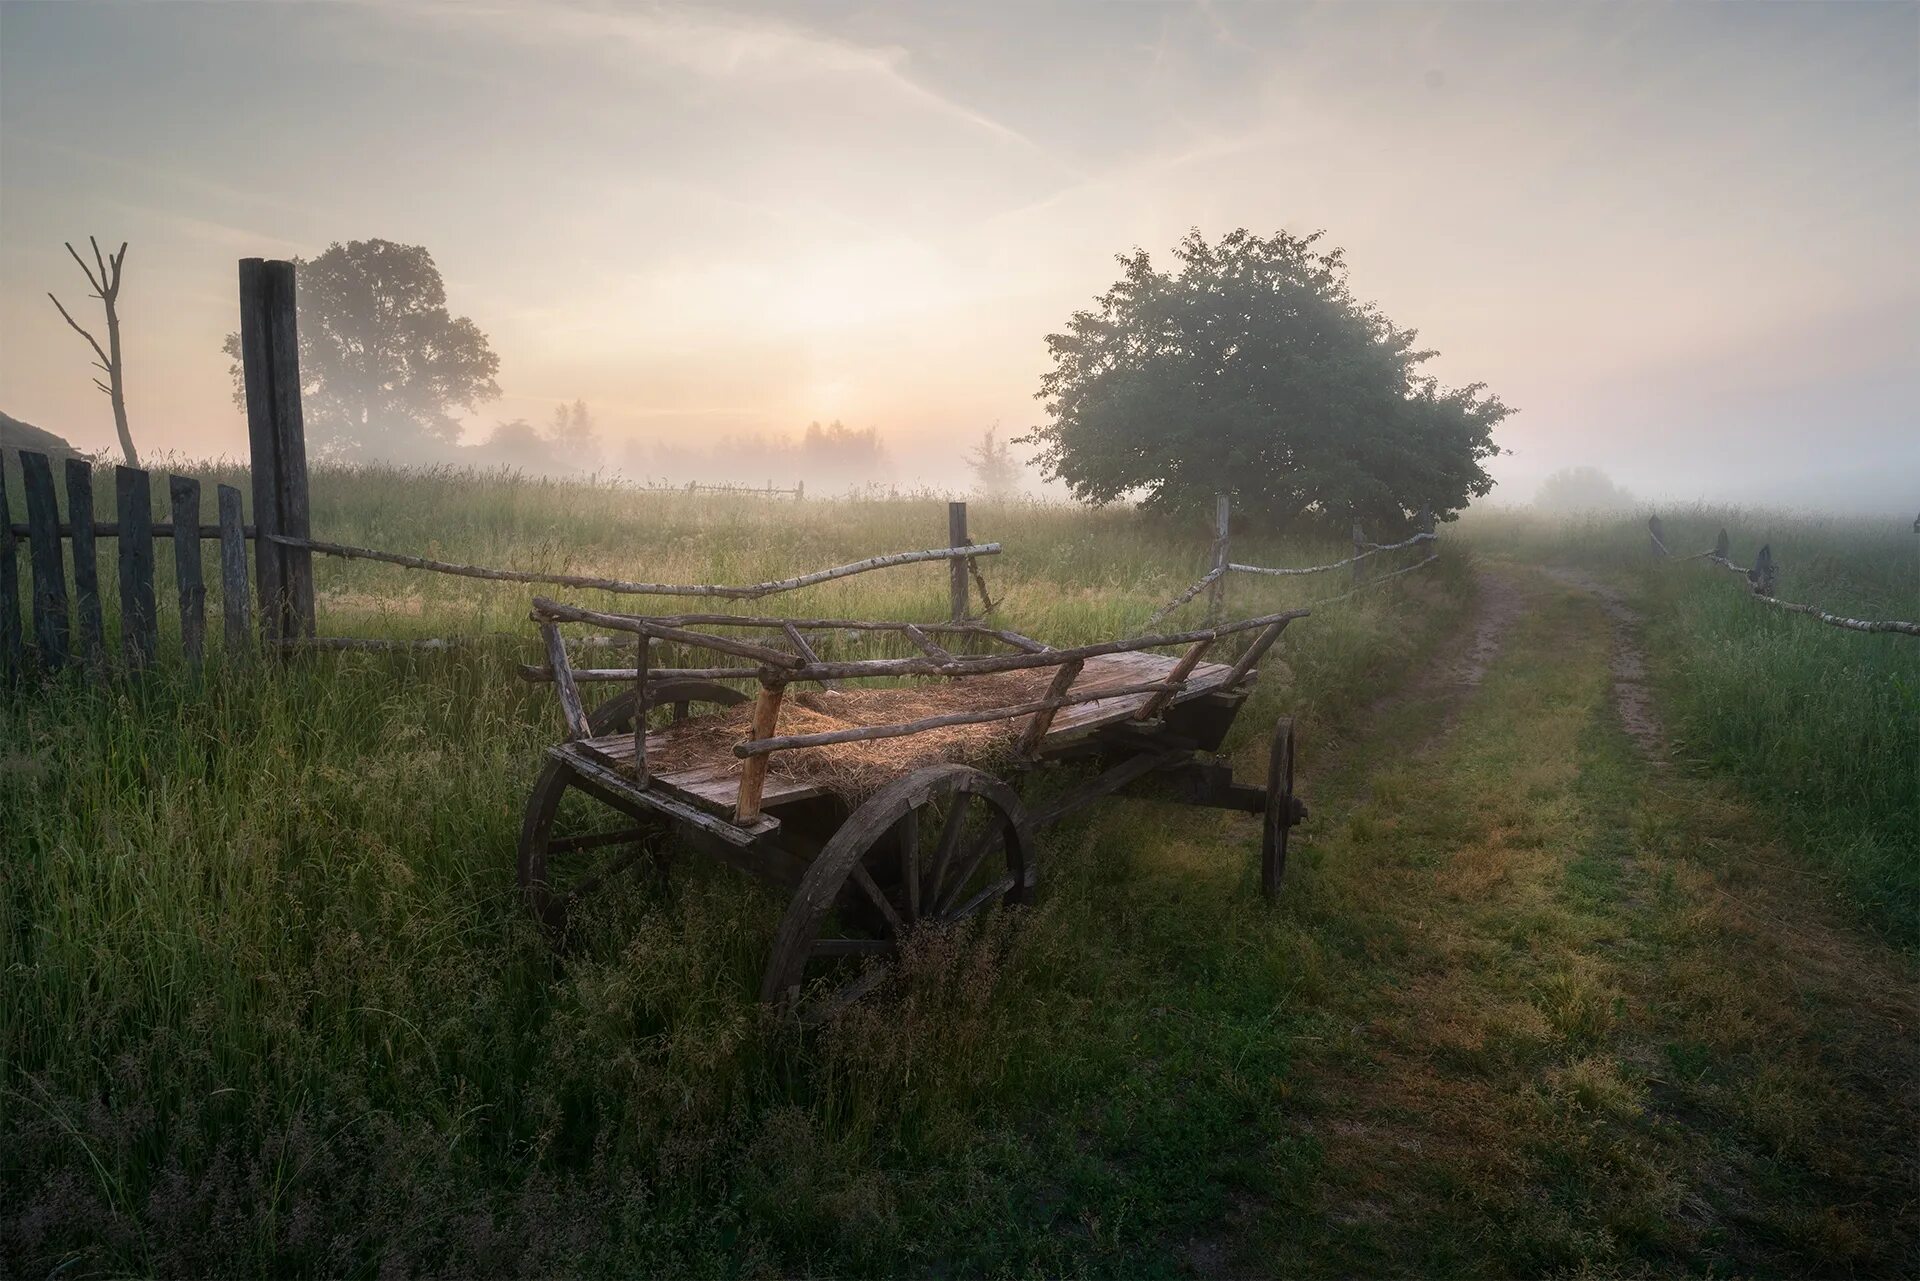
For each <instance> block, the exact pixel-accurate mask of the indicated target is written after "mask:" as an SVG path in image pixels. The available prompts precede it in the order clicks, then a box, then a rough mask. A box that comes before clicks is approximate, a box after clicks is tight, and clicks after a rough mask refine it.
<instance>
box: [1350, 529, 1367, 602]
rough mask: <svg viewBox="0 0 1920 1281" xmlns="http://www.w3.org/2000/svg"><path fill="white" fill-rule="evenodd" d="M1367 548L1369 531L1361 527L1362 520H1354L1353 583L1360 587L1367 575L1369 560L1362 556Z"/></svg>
mask: <svg viewBox="0 0 1920 1281" xmlns="http://www.w3.org/2000/svg"><path fill="white" fill-rule="evenodd" d="M1366 550H1367V532H1366V531H1365V530H1364V529H1361V528H1360V522H1359V521H1357V520H1356V521H1354V522H1353V585H1354V586H1355V587H1358V586H1359V585H1360V584H1361V582H1362V581H1363V580H1364V579H1365V578H1366V576H1367V562H1365V561H1364V560H1361V559H1360V557H1361V556H1362V555H1363V554H1364V553H1365V552H1366Z"/></svg>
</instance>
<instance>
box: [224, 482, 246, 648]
mask: <svg viewBox="0 0 1920 1281" xmlns="http://www.w3.org/2000/svg"><path fill="white" fill-rule="evenodd" d="M219 494H220V621H221V625H222V629H223V634H224V635H225V637H226V642H227V657H228V659H229V661H231V660H232V659H233V658H234V657H235V656H237V655H240V654H244V653H246V652H247V651H248V649H250V648H251V647H252V644H253V633H252V622H251V619H250V617H249V615H250V611H249V610H248V608H247V603H248V602H247V535H246V526H245V525H244V524H243V523H241V518H240V516H241V513H240V491H239V490H237V489H235V488H234V487H233V486H232V485H222V486H220V491H219Z"/></svg>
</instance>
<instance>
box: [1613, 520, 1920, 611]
mask: <svg viewBox="0 0 1920 1281" xmlns="http://www.w3.org/2000/svg"><path fill="white" fill-rule="evenodd" d="M1914 532H1915V533H1916V534H1920V520H1915V521H1914ZM1647 534H1648V536H1649V537H1650V538H1651V539H1652V543H1653V554H1654V556H1655V558H1656V559H1660V560H1671V561H1675V562H1681V561H1690V560H1704V561H1706V562H1707V563H1708V564H1711V565H1715V566H1718V567H1719V568H1721V569H1724V570H1728V571H1729V572H1731V573H1735V574H1738V575H1740V576H1741V578H1743V579H1744V580H1745V581H1746V585H1747V594H1748V595H1749V596H1750V597H1752V598H1753V599H1754V600H1758V601H1763V602H1765V603H1766V604H1768V605H1771V606H1773V607H1774V608H1775V609H1783V610H1786V611H1788V612H1789V613H1794V614H1804V615H1806V616H1807V617H1808V618H1812V619H1816V620H1818V621H1819V622H1822V623H1825V624H1826V625H1827V626H1829V627H1838V628H1841V629H1842V630H1845V631H1850V632H1879V633H1889V634H1892V635H1896V636H1920V622H1916V623H1910V622H1904V621H1901V620H1898V619H1868V618H1849V617H1847V616H1846V615H1844V614H1834V613H1829V612H1828V611H1826V610H1824V609H1821V608H1820V607H1819V606H1817V605H1801V604H1797V603H1795V602H1793V601H1785V600H1781V599H1780V598H1779V597H1777V596H1775V595H1774V591H1775V590H1776V588H1777V587H1778V586H1779V582H1780V565H1779V562H1778V561H1776V560H1775V559H1774V556H1773V545H1772V544H1771V543H1762V544H1761V545H1760V550H1759V551H1757V552H1755V553H1754V555H1753V564H1751V565H1736V564H1734V563H1733V560H1732V559H1731V547H1732V542H1731V540H1730V539H1729V538H1728V537H1727V531H1726V529H1725V528H1722V529H1721V530H1720V533H1719V535H1718V536H1717V537H1716V538H1715V539H1714V542H1713V546H1712V547H1710V548H1708V549H1707V550H1706V551H1703V552H1694V553H1693V554H1691V555H1688V556H1675V555H1674V554H1673V553H1672V552H1671V551H1669V550H1668V549H1667V539H1666V529H1665V527H1664V526H1662V524H1661V523H1660V517H1659V516H1657V515H1656V516H1649V517H1647Z"/></svg>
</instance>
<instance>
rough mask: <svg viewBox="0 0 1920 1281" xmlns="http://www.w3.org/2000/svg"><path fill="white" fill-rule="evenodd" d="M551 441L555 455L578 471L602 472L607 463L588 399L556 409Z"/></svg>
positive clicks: (554, 409) (550, 434)
mask: <svg viewBox="0 0 1920 1281" xmlns="http://www.w3.org/2000/svg"><path fill="white" fill-rule="evenodd" d="M547 439H548V440H549V441H551V442H553V446H554V452H555V453H557V454H558V455H559V456H560V459H561V461H562V462H564V463H565V464H566V465H567V466H568V467H570V468H571V469H573V470H574V471H583V472H593V471H599V470H600V467H601V465H602V464H603V463H604V462H605V461H606V454H605V451H604V450H602V448H601V446H600V432H599V429H598V428H597V427H596V426H595V425H594V421H593V415H592V414H591V413H590V412H588V410H587V402H586V401H584V400H576V401H574V402H573V403H572V404H571V405H567V404H560V405H555V406H554V407H553V423H552V426H550V427H549V428H548V429H547Z"/></svg>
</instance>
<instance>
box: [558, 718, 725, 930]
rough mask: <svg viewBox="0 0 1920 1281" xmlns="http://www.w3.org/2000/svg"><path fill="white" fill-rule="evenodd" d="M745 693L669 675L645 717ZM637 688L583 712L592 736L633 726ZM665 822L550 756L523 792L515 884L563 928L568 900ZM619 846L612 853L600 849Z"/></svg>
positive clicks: (594, 884) (647, 841)
mask: <svg viewBox="0 0 1920 1281" xmlns="http://www.w3.org/2000/svg"><path fill="white" fill-rule="evenodd" d="M746 697H747V696H746V695H745V694H742V693H741V692H740V691H739V690H737V689H730V688H728V687H727V686H725V685H716V684H714V683H713V682H712V681H668V682H665V683H663V684H661V685H659V686H658V687H656V688H655V689H654V690H653V691H652V695H651V699H650V701H651V702H652V703H653V706H652V707H650V708H649V709H648V711H647V723H648V725H649V726H651V727H653V728H661V727H663V726H666V725H670V724H678V723H679V722H680V721H683V720H686V719H687V717H688V716H690V715H693V714H694V713H695V709H696V708H702V707H731V706H732V705H734V704H735V703H742V702H745V701H746ZM635 702H636V695H635V692H634V691H633V690H631V689H629V690H627V691H626V692H625V693H623V694H620V695H618V696H616V697H614V698H610V699H608V700H607V701H606V702H604V703H602V704H601V705H600V706H599V707H596V708H595V709H594V710H593V714H592V715H591V716H589V717H588V718H587V720H588V725H589V727H590V728H591V729H592V731H593V733H594V735H595V736H596V737H597V736H600V735H603V734H620V733H628V732H631V731H632V729H633V709H634V705H635ZM666 830H667V828H666V824H665V823H664V822H653V821H648V820H641V819H635V818H633V817H631V816H630V815H626V814H623V813H621V812H620V811H618V810H616V809H614V808H612V807H611V806H609V805H607V804H605V803H604V802H602V801H600V800H598V799H596V798H595V797H594V796H593V795H592V794H590V793H589V792H587V791H586V790H585V789H584V788H583V787H581V785H580V781H579V775H577V774H575V773H574V772H573V771H572V770H570V769H568V768H567V767H566V766H565V765H563V764H561V763H560V762H559V761H553V760H550V761H548V762H547V767H546V768H545V769H543V770H541V771H540V777H539V778H538V779H536V780H535V781H534V784H533V791H532V793H531V794H529V795H528V797H527V812H526V818H525V819H524V820H523V821H522V823H521V825H520V891H521V893H523V894H525V895H526V898H527V906H529V907H531V908H532V909H533V913H534V915H535V916H537V917H539V918H540V920H541V922H542V923H543V924H545V925H546V926H547V927H548V928H549V929H551V930H553V931H554V932H555V933H556V934H558V933H561V932H564V931H565V929H566V925H567V915H568V912H569V910H570V909H571V907H572V905H573V904H574V903H575V902H576V901H578V900H579V899H581V898H584V897H586V896H587V895H589V894H592V893H593V892H594V891H595V890H598V889H599V888H600V887H601V886H602V885H603V884H605V883H606V881H607V880H609V879H610V878H612V877H614V876H617V875H619V874H620V873H621V872H624V871H626V870H627V869H628V868H630V867H632V866H633V865H634V864H635V863H637V862H639V861H640V859H641V857H642V856H644V855H645V854H646V853H647V850H648V848H649V846H654V847H657V846H659V845H660V844H661V840H660V838H661V837H663V836H664V835H665V833H666ZM609 846H614V847H619V848H618V849H617V851H616V852H615V853H614V854H612V855H611V856H606V855H604V854H598V853H596V852H598V851H604V850H606V849H607V848H608V847H609Z"/></svg>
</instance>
